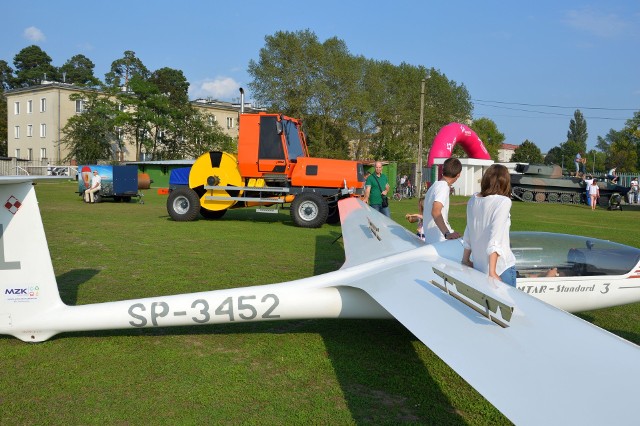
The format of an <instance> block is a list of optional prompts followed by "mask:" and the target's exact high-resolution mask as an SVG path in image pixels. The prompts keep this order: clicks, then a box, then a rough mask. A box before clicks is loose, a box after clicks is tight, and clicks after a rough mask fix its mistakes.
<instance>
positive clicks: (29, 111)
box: [27, 100, 33, 114]
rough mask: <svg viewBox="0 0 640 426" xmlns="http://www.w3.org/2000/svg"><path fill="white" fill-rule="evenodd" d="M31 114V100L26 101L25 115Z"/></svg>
mask: <svg viewBox="0 0 640 426" xmlns="http://www.w3.org/2000/svg"><path fill="white" fill-rule="evenodd" d="M31 113H33V101H32V100H28V101H27V114H31Z"/></svg>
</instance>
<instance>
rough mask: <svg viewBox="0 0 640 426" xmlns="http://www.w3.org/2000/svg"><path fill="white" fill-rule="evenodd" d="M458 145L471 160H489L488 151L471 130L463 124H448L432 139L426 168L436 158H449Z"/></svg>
mask: <svg viewBox="0 0 640 426" xmlns="http://www.w3.org/2000/svg"><path fill="white" fill-rule="evenodd" d="M457 143H460V145H461V146H462V149H464V152H466V153H467V154H468V155H469V157H471V158H479V159H481V160H491V156H490V155H489V151H487V148H485V146H484V144H483V143H482V141H481V140H480V138H479V137H478V135H477V134H476V132H474V131H473V130H471V129H470V128H469V127H467V126H465V125H464V124H460V123H449V124H447V125H446V126H444V127H443V128H442V129H440V131H439V132H438V134H437V135H436V137H435V138H434V139H433V144H432V145H431V150H430V151H429V158H428V159H427V167H431V166H433V160H434V159H436V158H449V157H451V152H452V151H453V147H454V146H456V144H457Z"/></svg>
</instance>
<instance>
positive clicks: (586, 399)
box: [0, 177, 640, 425]
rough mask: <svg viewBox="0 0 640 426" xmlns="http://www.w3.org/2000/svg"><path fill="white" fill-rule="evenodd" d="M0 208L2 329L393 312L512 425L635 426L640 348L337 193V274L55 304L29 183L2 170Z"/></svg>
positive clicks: (21, 333)
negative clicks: (340, 249)
mask: <svg viewBox="0 0 640 426" xmlns="http://www.w3.org/2000/svg"><path fill="white" fill-rule="evenodd" d="M0 207H1V211H0V290H1V291H2V295H1V299H0V333H1V334H9V335H13V336H15V337H17V338H18V339H21V340H24V341H27V342H41V341H44V340H47V339H49V338H50V337H52V336H53V335H55V334H57V333H62V332H75V331H89V330H104V329H127V328H129V329H130V328H142V327H168V326H184V325H198V324H218V323H228V322H241V321H264V320H292V319H302V318H391V317H394V318H396V319H397V320H398V321H400V322H401V323H402V324H403V325H404V326H406V327H407V328H408V329H409V330H410V331H411V332H412V333H413V334H414V335H415V336H416V337H417V338H418V339H420V340H421V341H422V342H423V343H424V344H425V345H427V346H428V347H429V348H431V350H433V351H434V352H435V353H436V354H437V355H438V356H439V357H441V358H442V359H443V360H444V361H445V362H446V363H447V364H448V365H449V366H451V367H452V368H453V369H454V370H455V371H456V372H457V373H458V374H460V375H461V376H462V377H463V378H464V379H465V380H466V381H467V382H468V383H470V384H471V385H472V386H473V387H474V388H476V389H477V390H478V391H479V392H480V393H481V394H482V395H483V396H484V397H485V398H486V399H487V400H488V401H489V402H491V403H492V404H493V405H494V406H496V407H497V408H498V409H499V410H500V411H501V412H502V413H504V414H505V415H506V416H507V417H508V418H509V419H510V420H511V421H513V422H514V423H516V424H566V423H572V424H585V425H586V424H617V425H620V424H631V423H634V424H636V423H637V409H636V405H637V387H638V384H639V383H640V348H639V347H638V346H636V345H634V344H632V343H630V342H628V341H626V340H624V339H621V338H619V337H617V336H615V335H613V334H611V333H609V332H607V331H605V330H602V329H600V328H598V327H596V326H593V325H591V324H589V323H587V322H585V321H583V320H581V319H579V318H577V317H575V316H573V315H571V314H569V313H567V312H565V311H563V310H561V309H558V308H556V307H553V306H551V305H549V304H547V303H545V302H542V301H540V300H538V299H536V298H534V297H532V295H529V294H527V293H526V292H524V291H520V290H518V289H516V288H512V287H508V286H506V285H504V284H503V283H501V282H497V281H494V280H491V279H489V278H488V277H487V276H486V275H485V274H483V273H480V272H478V271H476V270H474V269H471V268H468V267H466V266H463V265H461V264H460V262H459V259H460V258H459V257H457V258H456V256H458V255H459V254H460V253H461V249H460V243H459V242H458V241H446V242H444V243H441V244H436V245H424V244H423V243H422V242H421V241H419V240H418V239H417V238H416V237H415V236H414V235H413V234H411V233H410V232H409V231H407V230H406V229H405V228H404V227H402V226H401V225H399V224H397V223H395V222H394V221H392V220H390V219H388V218H386V217H385V216H383V215H380V214H379V213H377V212H375V211H373V210H371V209H370V208H369V207H368V206H367V205H366V204H364V203H362V202H361V201H360V200H357V199H355V198H350V199H345V200H342V201H340V206H339V208H340V219H341V222H342V232H343V239H344V248H345V257H346V261H345V263H344V265H343V266H342V267H341V268H340V269H339V270H337V271H334V272H329V273H326V274H323V275H318V276H314V277H310V278H305V279H300V280H296V281H290V282H285V283H280V284H271V285H264V286H254V287H244V288H236V289H228V290H216V291H210V292H201V293H193V294H181V295H175V296H160V297H151V298H145V299H138V300H128V301H117V302H109V303H100V304H90V305H81V306H67V305H65V304H64V303H63V302H62V301H61V299H60V296H59V293H58V288H57V284H56V280H55V275H54V271H53V267H52V263H51V258H50V255H49V249H48V246H47V242H46V238H45V233H44V228H43V225H42V220H41V218H40V212H39V209H38V206H37V200H36V194H35V190H34V187H33V185H32V182H30V180H27V179H23V178H7V177H4V178H2V177H0ZM627 281H634V282H639V283H640V280H632V279H628V280H627ZM547 285H549V284H547ZM556 285H560V284H559V283H557V284H556ZM638 293H639V292H634V294H635V299H634V300H637V299H638ZM580 295H581V294H580V293H579V292H575V293H573V294H572V296H573V297H579V296H580ZM605 296H606V295H605ZM627 301H628V302H629V301H632V300H627Z"/></svg>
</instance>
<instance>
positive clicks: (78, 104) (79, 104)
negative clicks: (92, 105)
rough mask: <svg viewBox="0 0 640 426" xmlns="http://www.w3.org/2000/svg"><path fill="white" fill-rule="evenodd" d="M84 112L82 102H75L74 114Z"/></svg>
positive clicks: (79, 100) (80, 100)
mask: <svg viewBox="0 0 640 426" xmlns="http://www.w3.org/2000/svg"><path fill="white" fill-rule="evenodd" d="M82 112H84V101H83V100H82V99H78V100H76V113H77V114H81V113H82Z"/></svg>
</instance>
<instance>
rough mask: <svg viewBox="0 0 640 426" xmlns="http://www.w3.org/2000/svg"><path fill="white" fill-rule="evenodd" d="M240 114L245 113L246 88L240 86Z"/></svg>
mask: <svg viewBox="0 0 640 426" xmlns="http://www.w3.org/2000/svg"><path fill="white" fill-rule="evenodd" d="M240 114H244V89H243V88H242V87H241V88H240Z"/></svg>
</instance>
